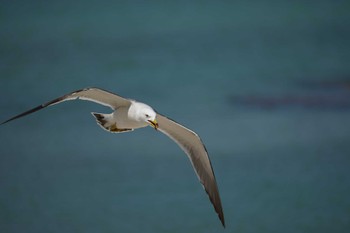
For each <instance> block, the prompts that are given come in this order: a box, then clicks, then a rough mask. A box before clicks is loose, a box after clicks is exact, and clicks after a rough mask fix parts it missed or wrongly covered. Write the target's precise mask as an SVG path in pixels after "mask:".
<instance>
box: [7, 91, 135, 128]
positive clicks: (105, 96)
mask: <svg viewBox="0 0 350 233" xmlns="http://www.w3.org/2000/svg"><path fill="white" fill-rule="evenodd" d="M76 99H81V100H88V101H92V102H95V103H98V104H102V105H104V106H108V107H110V108H112V109H117V108H119V107H122V106H129V105H130V104H131V101H130V100H128V99H125V98H123V97H120V96H118V95H116V94H113V93H111V92H108V91H105V90H102V89H99V88H85V89H82V90H78V91H74V92H72V93H69V94H66V95H64V96H61V97H59V98H57V99H54V100H51V101H49V102H47V103H44V104H41V105H39V106H37V107H35V108H33V109H30V110H28V111H26V112H23V113H21V114H18V115H16V116H14V117H12V118H10V119H8V120H6V121H4V122H2V123H1V124H0V125H2V124H5V123H7V122H9V121H12V120H15V119H17V118H20V117H23V116H26V115H28V114H31V113H33V112H36V111H39V110H41V109H43V108H46V107H49V106H52V105H55V104H59V103H61V102H64V101H67V100H76Z"/></svg>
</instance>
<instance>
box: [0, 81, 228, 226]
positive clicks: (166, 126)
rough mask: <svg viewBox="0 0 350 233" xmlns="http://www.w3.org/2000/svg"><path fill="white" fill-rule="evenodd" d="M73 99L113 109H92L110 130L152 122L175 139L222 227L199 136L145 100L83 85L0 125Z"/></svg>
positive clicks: (130, 128) (218, 201)
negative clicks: (107, 111)
mask: <svg viewBox="0 0 350 233" xmlns="http://www.w3.org/2000/svg"><path fill="white" fill-rule="evenodd" d="M76 99H80V100H87V101H92V102H95V103H98V104H101V105H104V106H107V107H110V108H111V109H112V110H113V112H112V113H109V114H104V113H95V112H92V115H93V116H94V117H95V119H96V122H97V124H98V125H99V126H100V127H102V128H103V129H105V130H107V131H109V132H112V133H123V132H131V131H133V130H134V129H138V128H142V127H146V126H151V127H153V128H154V129H156V130H158V131H160V132H162V133H164V134H165V135H167V136H168V137H169V138H171V139H172V140H173V141H174V142H176V143H177V144H178V145H179V146H180V147H181V149H182V150H183V151H184V152H185V153H186V154H187V156H188V158H189V159H190V161H191V163H192V166H193V168H194V171H195V173H196V174H197V176H198V179H199V181H200V182H201V184H202V185H203V188H204V189H205V191H206V192H207V194H208V196H209V199H210V201H211V203H212V204H213V206H214V209H215V211H216V213H217V214H218V217H219V219H220V221H221V223H222V225H223V226H224V227H225V219H224V213H223V209H222V205H221V199H220V195H219V190H218V187H217V184H216V179H215V175H214V171H213V168H212V165H211V162H210V159H209V156H208V153H207V150H206V148H205V146H204V144H203V143H202V141H201V139H200V137H199V136H198V135H197V134H196V133H195V132H193V131H192V130H190V129H188V128H186V127H184V126H183V125H181V124H179V123H177V122H175V121H173V120H171V119H169V118H167V117H166V116H163V115H161V114H159V113H157V112H155V111H154V110H153V109H152V108H151V107H150V106H149V105H147V104H144V103H141V102H138V101H135V100H132V99H126V98H123V97H121V96H119V95H116V94H114V93H111V92H109V91H105V90H102V89H99V88H85V89H81V90H78V91H74V92H71V93H69V94H66V95H64V96H61V97H59V98H56V99H54V100H51V101H49V102H47V103H44V104H41V105H39V106H37V107H35V108H33V109H30V110H28V111H26V112H23V113H21V114H19V115H16V116H14V117H12V118H10V119H8V120H6V121H4V122H2V123H1V124H0V125H2V124H5V123H7V122H9V121H12V120H15V119H17V118H20V117H23V116H26V115H28V114H31V113H34V112H36V111H39V110H41V109H43V108H46V107H49V106H52V105H55V104H59V103H62V102H64V101H67V100H76Z"/></svg>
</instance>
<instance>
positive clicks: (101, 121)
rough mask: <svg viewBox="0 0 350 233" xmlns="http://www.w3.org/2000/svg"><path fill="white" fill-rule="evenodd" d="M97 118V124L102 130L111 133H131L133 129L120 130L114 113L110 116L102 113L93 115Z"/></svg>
mask: <svg viewBox="0 0 350 233" xmlns="http://www.w3.org/2000/svg"><path fill="white" fill-rule="evenodd" d="M91 114H92V115H93V116H94V117H95V118H96V122H97V124H98V125H99V126H101V128H102V129H104V130H107V131H109V132H111V133H123V132H127V131H130V130H132V129H119V128H118V127H117V124H116V122H115V120H114V118H113V113H110V114H102V113H96V112H92V113H91Z"/></svg>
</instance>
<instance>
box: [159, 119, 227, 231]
mask: <svg viewBox="0 0 350 233" xmlns="http://www.w3.org/2000/svg"><path fill="white" fill-rule="evenodd" d="M157 122H158V124H159V128H158V129H159V131H161V132H162V133H164V134H165V135H167V136H169V137H170V138H171V139H172V140H174V141H175V142H176V143H177V144H178V145H179V146H180V147H181V149H182V150H183V151H184V152H185V153H186V154H187V155H188V157H189V159H190V161H191V163H192V166H193V167H194V170H195V172H196V174H197V176H198V178H199V180H200V182H201V183H202V185H203V187H204V189H205V191H206V192H207V193H208V195H209V199H210V201H211V202H212V204H213V206H214V209H215V211H216V212H217V214H218V216H219V219H220V220H221V223H222V225H223V226H224V227H225V219H224V213H223V209H222V205H221V199H220V195H219V190H218V187H217V184H216V179H215V175H214V171H213V168H212V165H211V162H210V159H209V156H208V153H207V150H206V148H205V146H204V144H203V143H202V141H201V139H200V137H199V136H198V135H197V134H196V133H195V132H193V131H191V130H190V129H187V128H186V127H184V126H182V125H180V124H178V123H176V122H175V121H173V120H170V119H169V118H167V117H165V116H162V115H160V114H157Z"/></svg>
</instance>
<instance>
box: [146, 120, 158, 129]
mask: <svg viewBox="0 0 350 233" xmlns="http://www.w3.org/2000/svg"><path fill="white" fill-rule="evenodd" d="M148 122H149V123H150V125H151V126H152V127H153V128H154V129H155V130H157V129H158V122H157V121H156V119H154V120H153V121H151V120H148Z"/></svg>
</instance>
